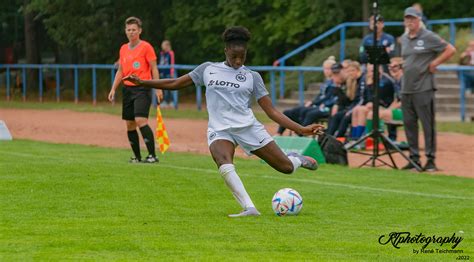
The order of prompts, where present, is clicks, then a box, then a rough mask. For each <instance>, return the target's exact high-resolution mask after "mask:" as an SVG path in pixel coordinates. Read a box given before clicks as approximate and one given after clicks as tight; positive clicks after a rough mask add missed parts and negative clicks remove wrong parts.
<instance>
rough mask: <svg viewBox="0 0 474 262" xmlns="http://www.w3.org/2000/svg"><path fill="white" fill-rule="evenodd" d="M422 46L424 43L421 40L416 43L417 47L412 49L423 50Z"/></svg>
mask: <svg viewBox="0 0 474 262" xmlns="http://www.w3.org/2000/svg"><path fill="white" fill-rule="evenodd" d="M424 44H425V42H424V41H423V40H418V41H416V45H417V46H415V47H414V49H415V50H423V49H425V47H424Z"/></svg>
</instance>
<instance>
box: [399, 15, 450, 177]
mask: <svg viewBox="0 0 474 262" xmlns="http://www.w3.org/2000/svg"><path fill="white" fill-rule="evenodd" d="M404 15H405V18H404V24H405V27H406V28H407V32H406V33H405V34H404V35H402V37H401V45H402V57H403V60H404V61H405V63H404V76H403V79H402V89H401V98H402V111H403V123H404V125H405V134H406V136H407V140H408V145H409V147H410V158H411V159H412V160H413V161H414V162H415V163H416V164H418V165H419V166H421V163H420V154H419V147H418V120H420V122H421V125H422V126H423V133H424V138H425V155H426V157H427V162H426V164H425V166H424V167H423V169H424V170H425V171H429V172H432V171H436V170H437V168H436V165H435V153H436V130H435V106H434V102H435V90H436V88H435V86H434V75H433V74H434V72H435V71H436V67H437V66H438V65H440V64H442V63H443V62H445V61H446V60H448V59H449V58H450V57H451V56H453V54H454V53H455V52H456V49H455V48H454V47H453V46H452V45H451V44H449V43H447V42H446V41H444V40H443V39H441V38H440V37H439V36H438V35H437V34H435V33H433V32H431V31H429V30H427V29H424V28H422V27H421V14H420V13H419V12H418V11H417V10H416V9H415V8H413V7H408V8H407V9H405V13H404ZM413 168H414V166H413V165H412V164H411V163H408V165H406V166H405V167H404V168H403V169H413Z"/></svg>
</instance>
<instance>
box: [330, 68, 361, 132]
mask: <svg viewBox="0 0 474 262" xmlns="http://www.w3.org/2000/svg"><path fill="white" fill-rule="evenodd" d="M349 64H350V65H349V66H348V67H347V69H348V71H349V70H351V69H349V68H352V67H356V68H357V67H359V68H360V65H359V63H358V62H351V63H349ZM355 71H358V70H357V69H356V70H355ZM355 71H354V72H353V73H355ZM359 71H360V69H359ZM333 74H334V71H333ZM339 75H340V78H341V80H342V81H343V83H344V84H341V85H339V86H336V88H335V89H334V96H335V97H336V98H337V103H336V104H335V105H334V106H333V108H332V110H331V117H330V118H329V124H328V130H327V133H328V134H330V135H333V136H336V137H344V136H345V133H346V130H347V128H348V126H349V124H350V122H351V114H352V109H353V108H354V107H355V106H356V105H357V104H358V103H359V100H360V94H359V93H360V91H358V89H359V86H360V84H361V83H362V81H363V76H362V75H360V76H359V78H355V76H351V75H350V74H349V72H344V73H343V72H342V71H341V73H340V74H339ZM344 75H347V77H348V78H347V79H344ZM357 75H359V74H357Z"/></svg>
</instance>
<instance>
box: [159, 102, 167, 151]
mask: <svg viewBox="0 0 474 262" xmlns="http://www.w3.org/2000/svg"><path fill="white" fill-rule="evenodd" d="M156 142H157V143H158V145H159V146H160V152H161V153H162V154H164V153H165V152H166V150H167V149H168V147H170V140H169V138H168V132H166V128H165V123H164V122H163V117H162V116H161V110H160V106H159V105H158V106H157V107H156Z"/></svg>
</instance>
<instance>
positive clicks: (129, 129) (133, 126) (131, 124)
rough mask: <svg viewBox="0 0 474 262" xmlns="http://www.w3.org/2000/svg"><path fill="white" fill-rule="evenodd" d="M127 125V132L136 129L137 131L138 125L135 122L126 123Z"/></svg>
mask: <svg viewBox="0 0 474 262" xmlns="http://www.w3.org/2000/svg"><path fill="white" fill-rule="evenodd" d="M125 123H126V125H127V130H128V131H133V130H135V129H137V124H136V123H135V121H128V120H127V121H125Z"/></svg>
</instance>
